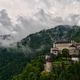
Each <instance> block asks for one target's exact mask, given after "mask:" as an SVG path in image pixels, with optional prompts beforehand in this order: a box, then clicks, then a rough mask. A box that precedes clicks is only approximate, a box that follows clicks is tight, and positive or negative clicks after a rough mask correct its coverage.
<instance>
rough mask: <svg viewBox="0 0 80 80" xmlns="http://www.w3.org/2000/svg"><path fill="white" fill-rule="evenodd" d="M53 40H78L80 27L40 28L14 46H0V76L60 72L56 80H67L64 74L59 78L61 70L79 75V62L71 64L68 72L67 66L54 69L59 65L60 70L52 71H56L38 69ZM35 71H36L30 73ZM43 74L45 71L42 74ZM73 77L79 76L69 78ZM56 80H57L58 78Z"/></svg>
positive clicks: (15, 78) (2, 79) (18, 79)
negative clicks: (49, 71) (46, 71)
mask: <svg viewBox="0 0 80 80" xmlns="http://www.w3.org/2000/svg"><path fill="white" fill-rule="evenodd" d="M55 40H75V41H77V42H80V27H78V26H68V25H64V26H62V25H60V26H57V27H55V28H52V29H48V30H42V31H40V32H37V33H35V34H31V35H29V36H28V37H26V38H25V39H23V40H21V41H20V42H18V43H17V46H15V47H13V48H2V47H1V48H0V80H11V79H12V80H52V79H49V78H48V79H47V78H46V79H44V76H45V77H50V76H55V77H57V76H58V75H59V74H62V75H60V76H59V77H60V79H58V80H66V79H67V78H66V79H62V78H61V77H62V76H63V74H64V76H70V75H73V74H75V75H76V76H78V73H79V74H80V72H78V73H77V72H75V71H76V70H75V69H77V71H80V70H79V67H80V65H79V64H76V65H74V66H70V67H69V68H68V69H69V71H70V72H67V71H68V69H66V68H67V67H66V68H65V69H63V70H62V68H61V67H60V68H56V69H57V70H58V69H60V72H58V71H57V72H56V71H55V73H56V75H55V74H54V73H52V74H44V73H41V72H42V70H43V63H44V60H43V58H44V55H45V54H48V53H49V52H50V48H51V47H52V44H53V42H54V41H55ZM72 70H73V71H72ZM61 71H62V73H61ZM65 72H67V73H70V75H67V73H65ZM34 73H35V75H33V74H34ZM42 74H44V76H43V75H42ZM47 75H49V76H47ZM30 76H32V77H30ZM35 77H37V78H35ZM28 78H29V79H28ZM52 78H53V77H52ZM75 79H76V80H79V78H78V79H77V78H74V79H72V78H71V79H70V80H75ZM55 80H57V78H56V79H55ZM67 80H69V79H67Z"/></svg>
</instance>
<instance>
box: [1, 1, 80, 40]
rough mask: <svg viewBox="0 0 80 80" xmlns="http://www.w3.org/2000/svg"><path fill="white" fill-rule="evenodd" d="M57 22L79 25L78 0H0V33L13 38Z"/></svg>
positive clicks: (79, 3) (57, 23) (54, 24)
mask: <svg viewBox="0 0 80 80" xmlns="http://www.w3.org/2000/svg"><path fill="white" fill-rule="evenodd" d="M6 11H7V12H6ZM59 24H63V25H80V0H0V34H11V35H12V36H13V37H14V40H19V39H22V38H24V37H25V36H27V35H29V34H31V33H34V32H37V31H40V30H42V29H47V28H52V27H54V26H56V25H59Z"/></svg>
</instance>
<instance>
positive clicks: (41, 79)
mask: <svg viewBox="0 0 80 80" xmlns="http://www.w3.org/2000/svg"><path fill="white" fill-rule="evenodd" d="M62 58H63V57H62ZM67 62H68V59H66V58H65V61H63V60H62V59H61V56H58V57H55V58H54V59H53V70H52V72H49V73H48V72H45V71H44V68H43V64H44V60H43V58H42V57H38V58H35V59H33V60H32V61H31V62H30V63H29V64H27V65H26V67H25V68H24V69H23V70H22V72H21V73H20V74H18V75H15V76H13V78H12V80H80V62H76V63H69V62H68V63H67Z"/></svg>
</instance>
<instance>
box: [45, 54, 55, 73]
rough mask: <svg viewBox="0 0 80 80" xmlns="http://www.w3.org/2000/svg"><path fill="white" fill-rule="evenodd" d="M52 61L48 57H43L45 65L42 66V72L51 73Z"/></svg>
mask: <svg viewBox="0 0 80 80" xmlns="http://www.w3.org/2000/svg"><path fill="white" fill-rule="evenodd" d="M52 68H53V66H52V60H51V56H50V55H46V56H45V65H44V70H45V71H46V72H51V71H52Z"/></svg>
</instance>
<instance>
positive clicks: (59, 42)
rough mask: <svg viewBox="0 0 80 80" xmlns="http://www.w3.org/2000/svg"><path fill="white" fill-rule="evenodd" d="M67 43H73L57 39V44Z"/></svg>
mask: <svg viewBox="0 0 80 80" xmlns="http://www.w3.org/2000/svg"><path fill="white" fill-rule="evenodd" d="M65 43H71V41H57V42H55V44H65Z"/></svg>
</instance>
